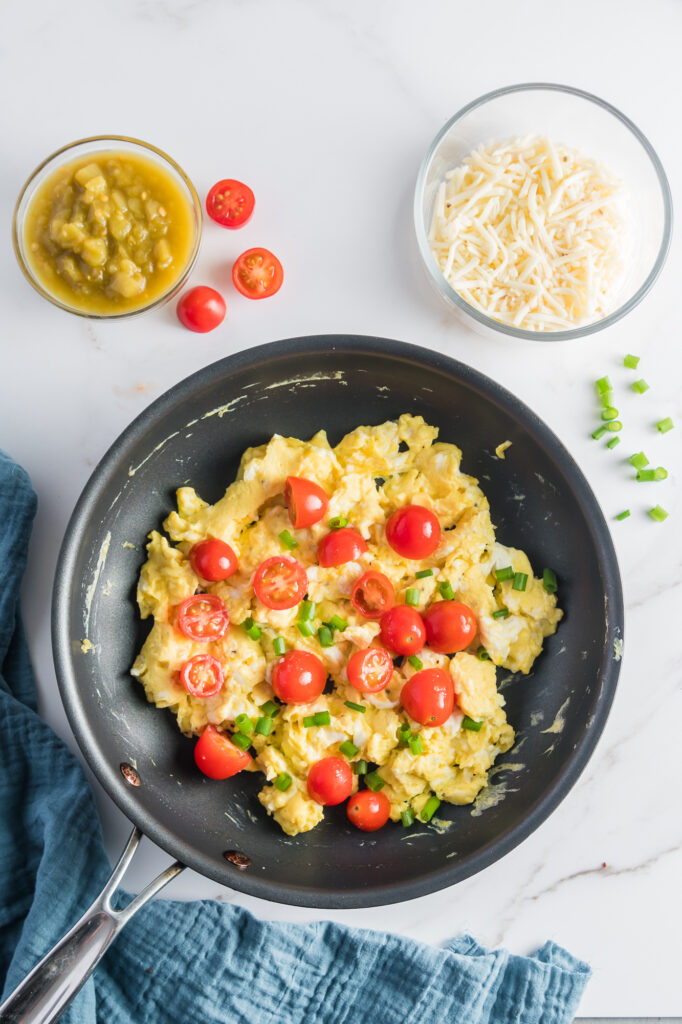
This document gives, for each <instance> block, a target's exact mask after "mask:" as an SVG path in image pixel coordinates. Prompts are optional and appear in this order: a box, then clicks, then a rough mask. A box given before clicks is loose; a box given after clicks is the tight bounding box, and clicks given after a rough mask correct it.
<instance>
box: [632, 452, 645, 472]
mask: <svg viewBox="0 0 682 1024" xmlns="http://www.w3.org/2000/svg"><path fill="white" fill-rule="evenodd" d="M630 463H631V464H632V465H633V466H634V467H635V469H644V467H645V466H648V465H649V460H648V459H647V457H646V455H645V454H644V452H637V453H636V454H635V455H631V456H630Z"/></svg>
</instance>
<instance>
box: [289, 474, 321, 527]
mask: <svg viewBox="0 0 682 1024" xmlns="http://www.w3.org/2000/svg"><path fill="white" fill-rule="evenodd" d="M284 500H285V501H286V503H287V508H288V509H289V519H290V520H291V525H292V526H293V527H294V529H295V530H303V529H305V527H306V526H314V525H315V523H319V521H320V519H321V518H322V516H323V515H324V514H325V512H326V511H327V508H328V506H329V498H328V497H327V495H326V494H325V492H324V491H323V490H322V488H321V487H320V485H319V484H316V483H315V481H314V480H306V478H305V477H303V476H288V477H287V482H286V486H285V488H284Z"/></svg>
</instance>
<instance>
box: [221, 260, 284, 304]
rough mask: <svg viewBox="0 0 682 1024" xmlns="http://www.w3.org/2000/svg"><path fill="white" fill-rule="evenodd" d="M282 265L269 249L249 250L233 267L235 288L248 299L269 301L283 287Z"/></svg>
mask: <svg viewBox="0 0 682 1024" xmlns="http://www.w3.org/2000/svg"><path fill="white" fill-rule="evenodd" d="M283 278H284V271H283V270H282V264H281V263H280V262H279V260H278V259H277V257H276V256H275V255H273V253H271V252H269V250H268V249H247V250H246V252H243V253H242V254H241V256H238V257H237V259H236V260H235V263H234V266H233V267H232V280H233V281H234V286H235V288H236V289H237V290H238V291H240V292H241V293H242V295H245V296H246V298H247V299H267V298H268V296H270V295H274V294H275V292H278V291H279V290H280V288H281V287H282V280H283Z"/></svg>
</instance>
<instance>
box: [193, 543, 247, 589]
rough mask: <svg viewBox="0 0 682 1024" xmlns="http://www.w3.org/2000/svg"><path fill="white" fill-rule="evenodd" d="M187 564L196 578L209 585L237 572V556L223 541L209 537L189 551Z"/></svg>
mask: <svg viewBox="0 0 682 1024" xmlns="http://www.w3.org/2000/svg"><path fill="white" fill-rule="evenodd" d="M189 562H190V565H191V566H192V568H193V569H194V571H195V573H196V574H197V576H201V578H202V580H208V581H209V582H210V583H217V582H218V580H226V579H227V577H228V576H231V575H232V573H234V572H236V571H237V568H238V564H237V556H236V555H235V553H234V551H233V550H232V548H231V547H230V545H229V544H226V543H225V541H224V540H218V538H217V537H209V538H208V539H207V540H200V541H199V543H198V544H194V545H193V546H192V548H191V549H190V553H189Z"/></svg>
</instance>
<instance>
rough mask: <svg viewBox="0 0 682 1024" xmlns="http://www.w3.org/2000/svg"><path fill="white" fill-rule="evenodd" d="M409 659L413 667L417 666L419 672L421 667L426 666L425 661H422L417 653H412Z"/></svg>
mask: <svg viewBox="0 0 682 1024" xmlns="http://www.w3.org/2000/svg"><path fill="white" fill-rule="evenodd" d="M407 660H408V661H409V663H410V665H411V666H412V668H416V670H417V672H419V671H420V669H422V668H424V662H423V661H420V659H419V658H418V657H417V655H416V654H411V655H410V656H409V658H408V659H407Z"/></svg>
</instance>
